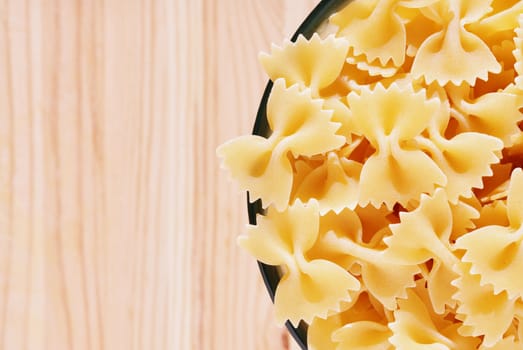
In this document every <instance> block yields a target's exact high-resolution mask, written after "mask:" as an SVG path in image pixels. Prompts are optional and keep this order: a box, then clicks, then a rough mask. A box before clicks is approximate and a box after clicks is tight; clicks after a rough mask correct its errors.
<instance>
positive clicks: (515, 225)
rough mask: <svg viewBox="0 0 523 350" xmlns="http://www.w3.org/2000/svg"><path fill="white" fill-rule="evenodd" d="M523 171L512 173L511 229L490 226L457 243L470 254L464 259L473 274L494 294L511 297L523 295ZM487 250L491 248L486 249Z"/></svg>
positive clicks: (508, 208) (509, 218)
mask: <svg viewBox="0 0 523 350" xmlns="http://www.w3.org/2000/svg"><path fill="white" fill-rule="evenodd" d="M522 193H523V171H521V169H519V168H518V169H516V170H514V172H513V173H512V177H511V181H510V188H509V193H508V201H507V216H508V221H509V225H508V226H497V225H489V226H484V227H481V228H479V229H477V230H475V231H472V232H470V233H468V234H466V235H464V236H462V237H460V238H459V239H458V240H457V241H456V244H455V247H456V248H458V249H463V250H465V251H466V253H465V255H463V258H462V260H463V261H464V262H468V263H471V265H472V267H471V269H470V272H471V273H472V274H475V275H479V276H480V277H481V283H482V284H490V285H492V287H493V288H494V293H496V294H498V293H501V292H502V291H506V292H507V293H508V296H509V297H510V298H518V297H521V296H523V279H522V278H521V271H522V270H523V250H522V249H521V243H522V241H523V195H522ZM485 247H489V248H488V249H485Z"/></svg>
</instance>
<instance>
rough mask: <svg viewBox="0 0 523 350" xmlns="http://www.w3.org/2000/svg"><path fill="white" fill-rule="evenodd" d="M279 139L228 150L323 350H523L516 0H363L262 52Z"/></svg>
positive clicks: (287, 307) (522, 71)
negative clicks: (318, 29)
mask: <svg viewBox="0 0 523 350" xmlns="http://www.w3.org/2000/svg"><path fill="white" fill-rule="evenodd" d="M260 58H261V63H262V65H263V67H264V69H265V71H266V72H267V74H268V75H269V77H270V79H271V80H272V81H273V82H274V85H273V87H272V91H271V94H270V97H269V99H268V103H267V120H268V124H269V126H270V129H271V133H270V135H267V137H261V136H256V135H246V136H241V137H238V138H236V139H233V140H231V141H229V142H227V143H225V144H223V145H221V146H220V147H219V148H218V150H217V153H218V155H219V156H220V157H221V158H222V161H223V166H224V167H225V168H226V169H228V170H229V171H230V174H231V175H232V177H233V178H234V180H236V181H237V182H238V183H239V185H240V186H241V188H242V189H245V190H248V191H249V193H250V197H251V199H252V200H257V199H261V202H262V205H263V208H264V215H260V216H258V218H257V224H256V225H252V226H249V227H248V228H247V233H246V234H245V235H243V236H241V237H240V238H239V243H240V245H241V246H242V247H243V248H245V249H246V250H247V251H249V252H250V253H251V254H252V255H253V256H254V257H256V259H258V260H259V261H262V262H263V263H265V264H269V265H274V266H279V267H280V269H281V281H280V282H279V284H278V287H277V290H276V294H275V300H274V303H275V312H276V317H277V319H278V321H279V322H280V323H282V324H283V323H284V322H285V321H286V320H290V322H291V323H292V324H293V325H294V326H297V325H298V323H299V322H300V321H304V322H305V323H307V325H308V333H307V334H308V344H309V345H308V346H309V349H314V350H323V349H325V350H327V349H329V350H330V349H336V350H347V349H351V350H357V349H366V350H368V349H371V350H372V349H376V350H378V349H380V350H385V349H402V350H403V349H405V350H411V349H431V350H432V349H434V350H435V349H438V350H441V349H459V350H466V349H481V350H487V349H496V350H508V349H514V350H515V349H518V350H521V349H523V247H522V242H523V171H522V169H521V167H522V165H523V132H522V129H523V122H522V120H523V113H522V111H523V1H519V0H356V1H352V2H350V3H348V4H347V5H346V6H345V7H344V8H342V9H341V10H339V12H337V13H335V14H334V15H332V16H331V17H330V18H329V19H328V22H327V23H326V24H325V25H324V26H323V29H322V32H321V33H316V34H314V35H313V36H312V37H311V38H310V39H306V38H304V37H303V36H301V37H299V38H298V39H297V41H296V42H290V41H286V42H284V44H283V45H281V46H274V45H273V47H272V50H271V52H270V53H269V54H262V55H261V56H260Z"/></svg>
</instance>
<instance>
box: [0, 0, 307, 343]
mask: <svg viewBox="0 0 523 350" xmlns="http://www.w3.org/2000/svg"><path fill="white" fill-rule="evenodd" d="M314 5H315V1H312V0H307V1H305V0H263V1H261V0H244V1H235V0H220V1H217V0H193V1H184V0H46V1H41V0H0V19H1V22H0V77H1V78H0V349H6V350H22V349H49V350H61V349H67V350H78V349H101V350H104V349H108V350H116V349H130V350H135V349H136V350H138V349H140V350H141V349H144V350H145V349H176V350H178V349H182V350H185V349H218V350H222V349H223V350H229V349H232V350H235V349H241V350H245V349H271V350H272V349H274V350H278V349H288V348H289V347H291V346H294V345H292V344H293V343H292V340H289V337H288V335H287V333H286V332H285V331H284V330H282V329H280V328H278V327H276V326H275V323H274V318H273V314H272V308H271V305H270V300H269V298H268V296H267V293H266V291H265V289H264V287H263V284H262V281H261V278H260V277H259V274H258V270H257V267H256V264H255V262H254V260H253V259H252V258H251V257H249V256H248V255H247V254H246V253H244V252H242V251H241V250H240V249H239V248H237V246H236V237H237V235H238V234H239V233H241V232H242V231H243V229H244V226H245V223H246V222H247V217H246V210H245V196H244V194H243V193H241V192H239V191H238V189H237V188H236V187H235V186H234V185H232V184H231V183H230V182H229V181H228V179H227V174H226V173H225V172H223V171H221V170H220V167H219V163H218V160H217V159H216V156H215V149H216V147H217V146H218V145H219V144H221V143H222V142H224V141H225V140H227V139H230V138H232V137H235V136H239V135H241V134H246V133H249V132H250V129H251V126H252V124H253V120H254V116H255V112H256V108H257V105H258V102H259V99H260V96H261V94H262V91H263V87H264V85H265V82H266V78H265V76H264V74H263V72H262V70H261V68H260V65H259V64H258V61H257V53H258V51H260V50H268V49H269V47H270V43H271V42H276V43H279V42H281V41H282V39H283V38H284V37H289V36H290V35H291V34H292V32H293V31H294V29H295V28H296V27H297V26H298V24H299V23H300V22H301V20H302V19H303V18H304V17H305V15H306V14H307V13H308V12H309V11H310V10H311V9H312V7H313V6H314Z"/></svg>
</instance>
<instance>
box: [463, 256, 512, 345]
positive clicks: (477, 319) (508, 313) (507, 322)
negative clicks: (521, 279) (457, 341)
mask: <svg viewBox="0 0 523 350" xmlns="http://www.w3.org/2000/svg"><path fill="white" fill-rule="evenodd" d="M457 270H458V272H459V275H460V277H459V278H458V279H456V280H455V281H454V282H453V284H454V285H455V286H456V287H457V288H458V292H457V293H456V294H455V295H454V298H455V299H456V300H457V301H458V305H459V306H458V308H457V315H456V317H457V318H458V319H459V320H461V321H462V322H463V324H462V326H461V327H460V329H459V331H460V334H462V335H465V336H474V337H478V336H483V343H482V344H483V345H484V346H490V347H492V346H494V345H495V344H496V343H498V342H499V341H501V339H502V337H503V334H504V333H505V332H506V331H507V329H508V328H509V327H510V326H511V324H512V320H513V318H514V311H515V307H514V304H515V300H514V299H510V298H509V297H508V294H507V293H506V292H505V291H503V292H501V293H498V294H496V293H494V289H493V288H492V286H490V285H482V284H481V282H480V277H479V276H478V275H473V274H471V273H470V265H469V264H467V263H459V264H458V265H457Z"/></svg>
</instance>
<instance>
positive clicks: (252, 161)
mask: <svg viewBox="0 0 523 350" xmlns="http://www.w3.org/2000/svg"><path fill="white" fill-rule="evenodd" d="M331 115H332V112H330V111H325V110H323V109H322V102H321V100H313V99H311V96H310V93H309V92H307V91H305V92H302V91H299V89H298V87H297V86H292V87H290V88H286V87H285V83H284V82H283V80H277V81H276V82H275V83H274V87H273V90H272V94H271V96H270V98H269V101H268V105H267V119H268V121H269V126H270V127H271V130H272V134H271V136H270V137H269V138H268V139H265V138H263V137H260V136H256V135H248V136H243V137H240V138H237V139H234V140H231V141H229V142H227V143H225V144H223V145H221V146H220V147H219V148H218V150H217V154H218V155H219V156H220V157H221V158H222V159H223V164H224V166H225V167H226V168H227V169H229V170H230V172H231V175H232V177H233V178H234V179H235V180H236V181H238V183H239V184H240V187H241V188H242V189H245V190H248V191H250V193H251V198H252V199H253V200H256V199H258V198H261V199H262V202H263V205H264V207H267V206H269V205H271V204H274V205H275V206H276V208H278V210H284V209H285V207H286V206H287V205H288V202H289V196H290V194H291V190H292V175H293V170H292V166H291V163H290V161H289V156H294V157H297V156H299V155H303V156H312V155H315V154H318V153H323V152H327V151H330V150H332V149H336V148H338V147H341V146H342V145H343V144H344V143H345V138H344V137H343V136H341V135H336V134H335V133H336V131H337V130H338V128H339V124H336V123H333V122H331V121H330V117H331Z"/></svg>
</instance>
